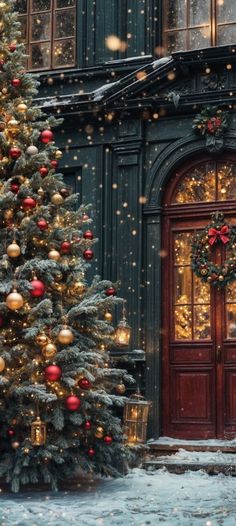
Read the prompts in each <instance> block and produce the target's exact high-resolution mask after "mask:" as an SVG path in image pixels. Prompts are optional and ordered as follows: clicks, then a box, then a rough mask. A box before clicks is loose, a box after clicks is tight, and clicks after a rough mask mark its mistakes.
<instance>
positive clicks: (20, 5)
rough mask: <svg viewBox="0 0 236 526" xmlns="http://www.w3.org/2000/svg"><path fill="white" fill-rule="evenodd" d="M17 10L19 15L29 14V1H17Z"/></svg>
mask: <svg viewBox="0 0 236 526" xmlns="http://www.w3.org/2000/svg"><path fill="white" fill-rule="evenodd" d="M15 10H16V11H17V12H18V13H20V14H21V13H27V0H16V2H15Z"/></svg>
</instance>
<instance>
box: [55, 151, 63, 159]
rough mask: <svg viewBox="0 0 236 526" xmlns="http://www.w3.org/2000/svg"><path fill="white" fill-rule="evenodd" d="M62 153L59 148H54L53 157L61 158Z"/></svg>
mask: <svg viewBox="0 0 236 526" xmlns="http://www.w3.org/2000/svg"><path fill="white" fill-rule="evenodd" d="M62 155H63V153H62V152H61V150H56V151H55V158H56V159H61V158H62Z"/></svg>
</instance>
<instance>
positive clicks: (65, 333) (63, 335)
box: [57, 327, 74, 345]
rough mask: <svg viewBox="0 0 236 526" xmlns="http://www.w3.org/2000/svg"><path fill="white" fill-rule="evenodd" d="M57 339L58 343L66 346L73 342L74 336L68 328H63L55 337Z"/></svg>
mask: <svg viewBox="0 0 236 526" xmlns="http://www.w3.org/2000/svg"><path fill="white" fill-rule="evenodd" d="M57 339H58V341H59V342H60V343H62V344H64V345H68V344H70V343H72V342H73V340H74V335H73V332H72V331H71V330H70V329H69V328H68V327H64V328H63V329H61V330H60V332H59V334H58V336H57Z"/></svg>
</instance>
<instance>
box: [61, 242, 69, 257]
mask: <svg viewBox="0 0 236 526" xmlns="http://www.w3.org/2000/svg"><path fill="white" fill-rule="evenodd" d="M60 251H61V252H62V254H70V252H71V244H70V241H63V243H62V244H61V247H60Z"/></svg>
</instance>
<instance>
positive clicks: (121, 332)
mask: <svg viewBox="0 0 236 526" xmlns="http://www.w3.org/2000/svg"><path fill="white" fill-rule="evenodd" d="M130 337H131V327H130V326H129V324H128V323H127V319H126V311H125V307H124V305H123V311H122V319H121V320H120V322H119V323H118V325H117V327H116V330H115V337H114V342H115V345H117V347H127V346H128V345H129V342H130Z"/></svg>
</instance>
